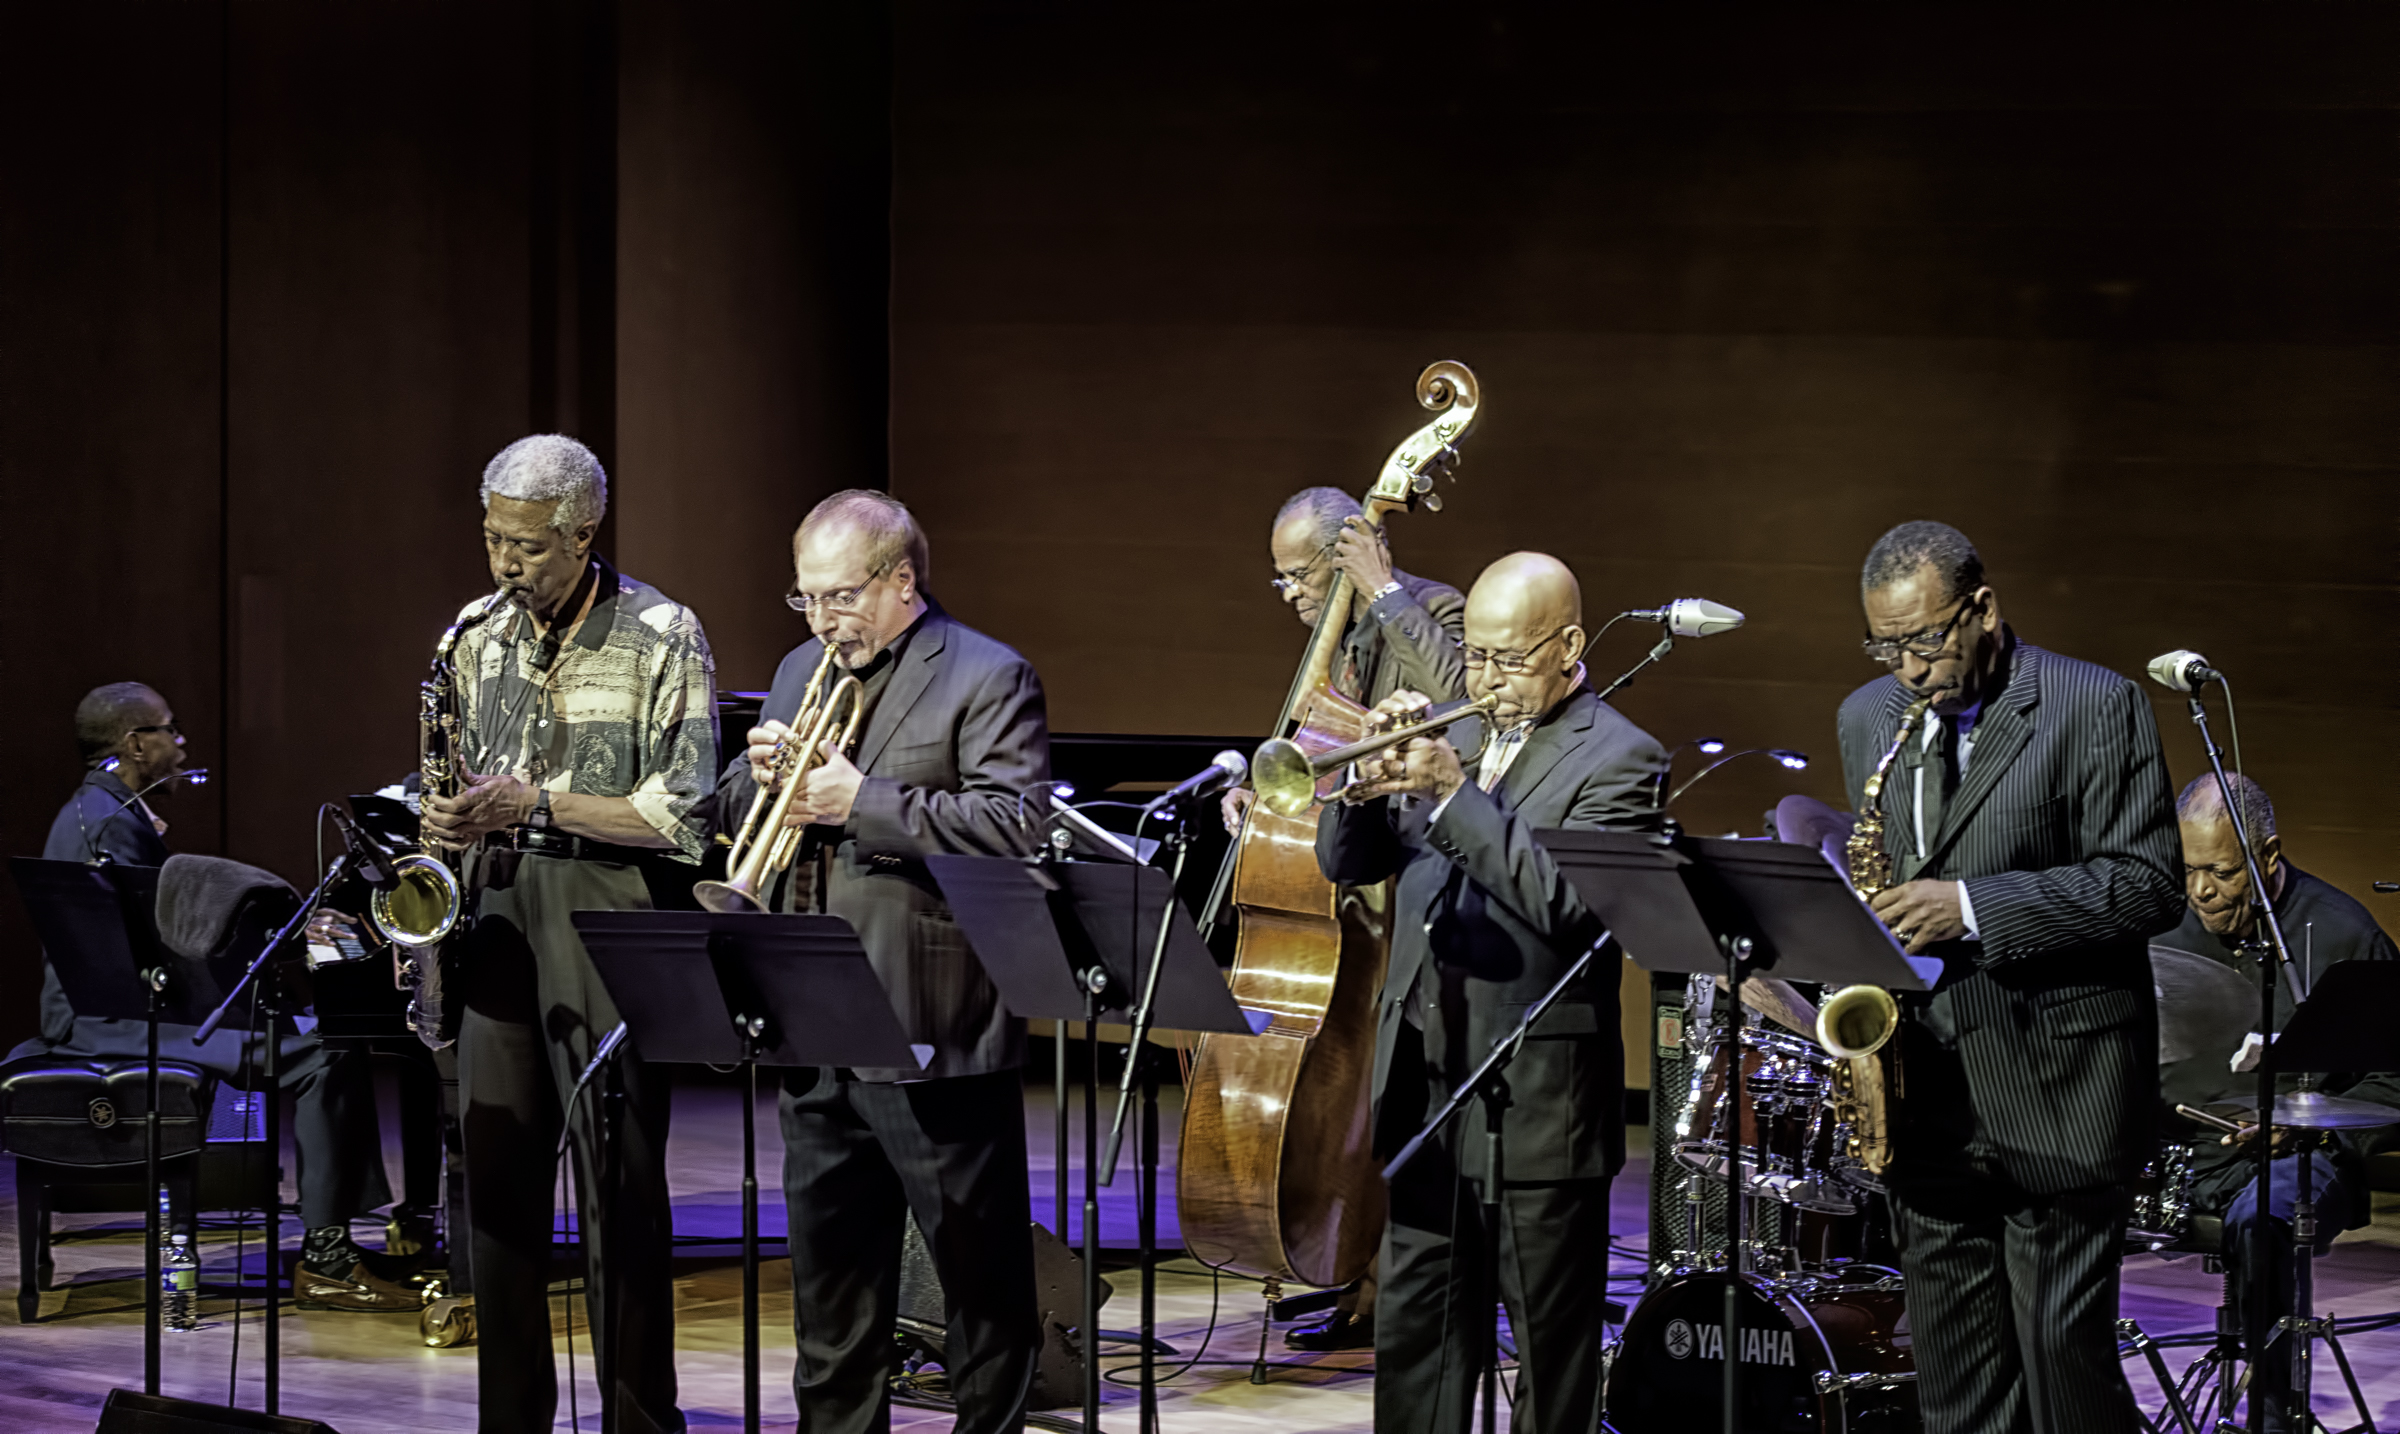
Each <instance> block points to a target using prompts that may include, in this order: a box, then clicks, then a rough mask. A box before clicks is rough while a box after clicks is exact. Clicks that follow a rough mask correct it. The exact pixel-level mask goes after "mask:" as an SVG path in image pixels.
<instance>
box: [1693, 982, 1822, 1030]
mask: <svg viewBox="0 0 2400 1434" xmlns="http://www.w3.org/2000/svg"><path fill="white" fill-rule="evenodd" d="M1717 989H1718V990H1720V991H1722V990H1724V989H1725V978H1724V977H1722V976H1719V977H1718V978H1717ZM1742 1004H1743V1005H1745V1006H1748V1007H1749V1008H1750V1009H1751V1010H1753V1011H1756V1012H1758V1013H1759V1014H1760V1015H1762V1016H1765V1017H1767V1018H1768V1019H1769V1020H1772V1021H1774V1022H1776V1023H1777V1024H1779V1025H1785V1026H1789V1027H1791V1028H1792V1029H1793V1030H1795V1031H1798V1032H1799V1033H1800V1034H1802V1035H1804V1036H1806V1037H1808V1038H1809V1039H1810V1040H1815V1039H1816V1036H1817V1008H1816V1006H1815V1005H1813V1004H1812V1003H1811V1002H1810V1001H1809V999H1808V997H1806V996H1803V995H1801V994H1800V992H1799V991H1798V990H1796V989H1794V987H1793V986H1792V983H1791V982H1789V981H1785V980H1780V979H1778V978H1776V977H1773V976H1746V977H1744V978H1743V979H1742Z"/></svg>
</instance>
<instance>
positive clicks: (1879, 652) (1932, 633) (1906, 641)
mask: <svg viewBox="0 0 2400 1434" xmlns="http://www.w3.org/2000/svg"><path fill="white" fill-rule="evenodd" d="M1973 606H1975V598H1974V596H1973V594H1969V595H1968V596H1966V597H1964V598H1962V599H1960V600H1959V604H1958V606H1957V607H1956V608H1954V609H1952V610H1951V613H1950V616H1949V617H1947V618H1945V619H1944V620H1943V622H1942V625H1941V626H1940V627H1929V628H1927V629H1925V630H1924V631H1923V632H1912V633H1910V634H1909V635H1908V636H1906V637H1870V638H1867V639H1865V640H1864V641H1862V642H1860V643H1859V645H1858V650H1859V651H1861V652H1863V653H1865V654H1866V655H1867V656H1868V657H1869V658H1871V659H1872V660H1874V661H1876V662H1881V663H1886V664H1889V663H1894V662H1898V661H1899V660H1900V654H1902V653H1904V652H1905V653H1908V654H1909V655H1910V656H1912V657H1939V656H1941V655H1942V653H1943V651H1944V650H1945V649H1946V648H1948V647H1949V646H1950V634H1951V633H1953V632H1955V631H1957V630H1958V625H1959V623H1960V622H1961V621H1962V620H1963V619H1964V618H1965V617H1966V615H1967V609H1969V608H1971V607H1973Z"/></svg>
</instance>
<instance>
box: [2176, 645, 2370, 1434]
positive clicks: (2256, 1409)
mask: <svg viewBox="0 0 2400 1434" xmlns="http://www.w3.org/2000/svg"><path fill="white" fill-rule="evenodd" d="M2203 686H2205V682H2202V683H2195V684H2193V686H2192V688H2191V690H2190V692H2189V693H2188V694H2187V695H2186V697H2185V701H2186V702H2187V703H2188V704H2189V706H2190V708H2191V714H2192V725H2193V726H2194V727H2195V728H2197V729H2198V730H2199V733H2200V750H2201V751H2203V752H2205V753H2207V754H2208V769H2209V770H2210V771H2211V772H2213V773H2215V774H2216V778H2217V799H2218V802H2219V804H2220V805H2221V806H2222V807H2223V808H2224V810H2225V817H2226V820H2228V821H2230V822H2231V823H2233V838H2234V840H2235V841H2236V842H2237V843H2239V844H2240V846H2241V848H2242V869H2243V870H2244V871H2245V872H2247V873H2248V874H2249V878H2250V902H2251V905H2253V906H2254V907H2256V908H2257V911H2258V919H2259V922H2260V924H2261V925H2263V926H2264V927H2265V928H2266V931H2267V934H2268V936H2269V937H2270V938H2271V940H2272V943H2273V944H2272V945H2271V947H2269V948H2267V949H2264V950H2262V951H2260V953H2259V956H2260V959H2259V963H2258V1034H2259V1036H2260V1038H2261V1039H2262V1040H2268V1041H2269V1042H2270V1045H2271V1044H2272V1033H2273V1032H2274V1030H2275V973H2276V968H2277V967H2279V966H2280V967H2281V968H2282V971H2283V979H2284V982H2285V984H2286V985H2288V986H2289V987H2290V988H2291V993H2292V1009H2293V1010H2295V1011H2297V1010H2298V1009H2299V1007H2300V1003H2301V1002H2302V1001H2305V1000H2307V999H2308V992H2307V991H2305V990H2303V989H2302V988H2301V984H2300V970H2299V967H2298V966H2296V965H2294V964H2293V962H2292V950H2291V947H2290V946H2289V945H2287V944H2286V943H2285V941H2284V939H2283V922H2282V920H2281V919H2280V918H2279V917H2277V915H2276V913H2275V900H2274V897H2273V895H2272V894H2271V893H2270V892H2269V891H2268V890H2267V882H2266V877H2265V874H2264V873H2263V872H2261V871H2260V870H2259V866H2258V853H2257V852H2256V850H2254V849H2253V848H2252V847H2251V845H2250V824H2249V823H2248V822H2247V821H2244V820H2243V819H2242V807H2241V803H2239V802H2237V801H2235V800H2234V797H2233V784H2232V782H2231V781H2230V780H2229V779H2228V778H2227V777H2226V775H2225V754H2224V752H2223V750H2222V749H2220V748H2219V747H2218V746H2217V739H2216V734H2215V733H2213V732H2211V731H2210V730H2209V727H2208V709H2207V708H2206V707H2203V706H2202V705H2200V691H2201V688H2202V687H2203ZM2270 957H2271V958H2272V959H2268V958H2270ZM2274 1119H2275V1063H2274V1062H2273V1061H2271V1060H2268V1059H2267V1053H2266V1052H2265V1051H2261V1052H2260V1053H2259V1060H2258V1136H2257V1137H2256V1139H2257V1147H2258V1148H2257V1170H2258V1174H2257V1180H2258V1202H2259V1214H2260V1218H2259V1220H2258V1222H2257V1223H2256V1224H2254V1225H2253V1226H2252V1227H2251V1231H2250V1252H2249V1253H2250V1268H2251V1269H2253V1270H2258V1271H2262V1272H2263V1271H2264V1270H2266V1269H2267V1267H2268V1260H2269V1259H2270V1258H2271V1256H2270V1255H2269V1252H2268V1244H2269V1241H2268V1239H2267V1223H2268V1222H2267V1220H2266V1218H2265V1215H2266V1202H2267V1193H2268V1192H2269V1191H2270V1190H2272V1189H2273V1188H2274V1174H2273V1171H2274V1163H2275V1155H2274V1145H2275V1141H2274V1138H2273V1125H2274ZM2305 1164H2306V1162H2303V1165H2304V1166H2305ZM2303 1178H2305V1176H2304V1177H2303ZM2302 1193H2303V1197H2304V1198H2305V1195H2306V1190H2305V1187H2304V1188H2303V1192H2302ZM2296 1213H2297V1212H2295V1214H2296ZM2295 1243H2297V1242H2295ZM2245 1333H2246V1335H2247V1337H2248V1341H2249V1351H2250V1363H2251V1365H2252V1366H2253V1367H2256V1366H2258V1365H2259V1364H2260V1363H2261V1362H2262V1361H2264V1360H2265V1359H2266V1357H2267V1344H2268V1342H2269V1336H2268V1335H2267V1334H2266V1333H2265V1332H2264V1330H2263V1329H2261V1328H2260V1327H2259V1326H2257V1325H2256V1324H2253V1326H2252V1327H2251V1328H2250V1329H2249V1330H2248V1331H2246V1332H2245ZM2299 1347H2300V1351H2301V1352H2300V1353H2299V1354H2298V1355H2296V1356H2295V1363H2296V1373H2297V1374H2298V1376H2299V1378H2298V1380H2297V1381H2296V1382H2297V1383H2298V1384H2299V1388H2298V1389H2296V1390H2295V1391H2294V1398H2295V1399H2296V1400H2297V1401H2298V1404H2299V1414H2300V1417H2301V1418H2302V1419H2304V1420H2305V1419H2308V1418H2309V1417H2310V1415H2309V1412H2308V1387H2307V1378H2308V1366H2307V1354H2306V1351H2307V1347H2308V1341H2307V1340H2306V1339H2305V1338H2304V1339H2302V1340H2300V1341H2299ZM2361 1407H2362V1408H2363V1407H2364V1406H2363V1405H2362V1406H2361ZM2265 1419H2266V1411H2265V1410H2264V1409H2262V1408H2261V1407H2260V1401H2259V1400H2258V1399H2257V1398H2256V1397H2255V1396H2254V1397H2253V1398H2252V1399H2251V1401H2250V1425H2249V1427H2250V1434H2259V1431H2260V1429H2261V1427H2262V1426H2263V1424H2264V1423H2265Z"/></svg>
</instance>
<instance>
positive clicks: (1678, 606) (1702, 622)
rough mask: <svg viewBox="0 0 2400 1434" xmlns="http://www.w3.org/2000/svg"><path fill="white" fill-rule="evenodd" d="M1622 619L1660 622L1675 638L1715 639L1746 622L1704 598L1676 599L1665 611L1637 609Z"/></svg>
mask: <svg viewBox="0 0 2400 1434" xmlns="http://www.w3.org/2000/svg"><path fill="white" fill-rule="evenodd" d="M1624 616H1626V617H1630V618H1633V619H1634V620H1635V621H1637V622H1663V623H1665V624H1666V625H1667V632H1668V633H1669V634H1670V635H1672V636H1675V637H1715V636H1716V635H1717V634H1718V633H1720V632H1731V631H1733V630H1734V629H1735V628H1737V627H1740V626H1741V625H1742V624H1743V623H1744V622H1747V621H1748V620H1749V619H1747V618H1745V617H1743V616H1742V615H1741V613H1739V612H1738V611H1736V610H1734V609H1733V608H1729V607H1727V606H1725V604H1723V603H1721V602H1710V601H1709V600H1708V599H1707V598H1677V599H1675V601H1673V602H1671V603H1668V604H1667V605H1666V606H1665V607H1637V608H1635V609H1634V610H1633V611H1631V612H1629V613H1625V614H1624Z"/></svg>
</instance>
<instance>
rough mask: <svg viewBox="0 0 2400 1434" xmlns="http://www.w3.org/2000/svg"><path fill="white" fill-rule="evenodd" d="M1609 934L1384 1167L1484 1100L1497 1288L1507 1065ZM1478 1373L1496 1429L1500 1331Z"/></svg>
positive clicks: (1395, 1164)
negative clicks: (1469, 1104) (1471, 1102)
mask: <svg viewBox="0 0 2400 1434" xmlns="http://www.w3.org/2000/svg"><path fill="white" fill-rule="evenodd" d="M1669 645H1670V644H1669V643H1664V642H1662V643H1661V644H1659V646H1660V647H1661V648H1662V649H1664V648H1665V647H1667V646H1669ZM1608 939H1609V933H1607V932H1605V931H1603V932H1601V933H1600V939H1599V940H1597V941H1594V942H1593V943H1592V944H1591V946H1590V947H1589V948H1588V949H1587V950H1585V952H1584V953H1583V954H1582V955H1581V956H1578V957H1576V958H1575V964H1574V965H1572V966H1569V967H1568V968H1567V970H1566V974H1565V975H1563V976H1560V977H1559V978H1558V980H1557V982H1556V983H1555V984H1554V985H1552V986H1551V987H1550V989H1549V990H1547V991H1545V992H1543V993H1542V998H1541V999H1540V1000H1538V1001H1536V1002H1534V1003H1533V1004H1532V1005H1530V1006H1528V1007H1526V1008H1525V1016H1524V1019H1522V1020H1520V1021H1518V1022H1517V1024H1516V1026H1515V1027H1514V1028H1513V1029H1511V1030H1510V1031H1509V1032H1508V1033H1507V1034H1506V1035H1504V1036H1501V1037H1500V1038H1499V1039H1498V1040H1495V1041H1493V1042H1492V1050H1491V1054H1490V1055H1487V1056H1485V1057H1484V1058H1483V1064H1481V1065H1479V1066H1477V1067H1476V1068H1475V1070H1474V1072H1473V1074H1471V1075H1469V1076H1468V1077H1467V1078H1466V1079H1465V1080H1463V1081H1461V1082H1459V1084H1458V1088H1457V1089H1456V1090H1453V1091H1451V1092H1450V1098H1449V1099H1448V1100H1446V1101H1444V1102H1442V1108H1441V1109H1440V1110H1437V1111H1435V1112H1434V1113H1433V1116H1432V1118H1431V1119H1429V1120H1427V1121H1426V1122H1425V1125H1424V1127H1423V1128H1422V1129H1420V1130H1419V1131H1418V1132H1417V1133H1416V1134H1415V1135H1412V1136H1410V1137H1409V1138H1408V1143H1407V1144H1406V1145H1403V1146H1401V1147H1400V1153H1399V1154H1397V1155H1394V1156H1393V1157H1392V1158H1391V1161H1390V1162H1389V1163H1388V1164H1386V1165H1385V1166H1384V1167H1383V1180H1384V1184H1386V1185H1389V1184H1391V1182H1392V1179H1393V1177H1395V1176H1397V1175H1398V1174H1399V1173H1400V1170H1401V1168H1402V1167H1404V1166H1406V1165H1407V1164H1408V1163H1409V1162H1410V1161H1411V1160H1414V1159H1416V1158H1417V1154H1418V1152H1419V1151H1421V1150H1423V1149H1424V1148H1425V1146H1426V1144H1427V1143H1428V1142H1430V1141H1431V1140H1432V1139H1433V1138H1434V1137H1435V1136H1437V1135H1439V1134H1441V1131H1442V1127H1443V1126H1445V1125H1448V1124H1449V1123H1450V1122H1451V1120H1452V1119H1453V1118H1455V1117H1456V1116H1457V1115H1458V1113H1459V1112H1460V1111H1462V1110H1465V1109H1466V1108H1467V1102H1468V1101H1469V1100H1472V1099H1481V1100H1482V1101H1483V1105H1484V1150H1483V1200H1482V1205H1483V1236H1484V1252H1483V1253H1484V1260H1485V1264H1484V1268H1485V1269H1486V1270H1489V1271H1490V1272H1491V1274H1492V1279H1493V1289H1494V1290H1495V1291H1497V1290H1498V1288H1499V1284H1498V1281H1499V1278H1500V1250H1501V1244H1500V1219H1501V1214H1502V1211H1501V1193H1502V1192H1501V1185H1500V1181H1501V1174H1502V1161H1501V1147H1500V1132H1501V1125H1502V1121H1503V1117H1504V1116H1505V1113H1506V1112H1507V1110H1508V1065H1509V1062H1511V1061H1513V1060H1515V1059H1516V1058H1517V1053H1518V1052H1519V1051H1521V1050H1523V1049H1524V1047H1525V1039H1526V1036H1527V1035H1528V1033H1530V1032H1531V1031H1532V1030H1533V1027H1534V1025H1535V1023H1536V1022H1538V1021H1540V1020H1541V1018H1542V1017H1543V1016H1545V1015H1547V1014H1548V1013H1549V1010H1550V1008H1551V1007H1552V1006H1553V1005H1555V1004H1557V1002H1558V999H1559V997H1561V996H1562V995H1564V994H1565V993H1566V991H1567V989H1568V988H1569V987H1571V986H1573V985H1574V984H1575V983H1576V982H1577V981H1579V980H1581V979H1582V978H1583V974H1584V973H1585V972H1586V971H1588V970H1590V969H1591V965H1592V958H1593V957H1595V956H1597V955H1599V954H1600V949H1601V948H1602V947H1604V946H1606V945H1607V944H1608ZM1487 1313H1488V1312H1487ZM1475 1373H1476V1379H1477V1382H1478V1383H1480V1384H1481V1385H1482V1387H1483V1421H1482V1429H1483V1434H1495V1430H1496V1428H1497V1425H1498V1422H1499V1402H1500V1401H1499V1390H1500V1345H1499V1339H1498V1336H1497V1335H1496V1334H1490V1333H1487V1336H1486V1339H1485V1341H1484V1350H1483V1354H1482V1356H1481V1364H1480V1367H1479V1368H1478V1369H1477V1370H1476V1371H1475Z"/></svg>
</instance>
